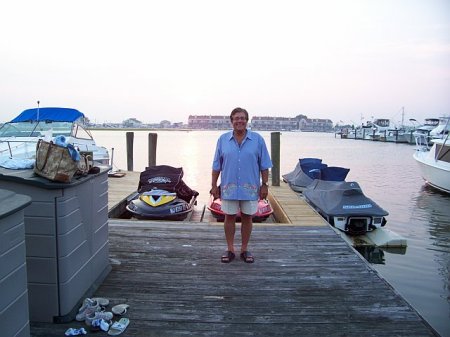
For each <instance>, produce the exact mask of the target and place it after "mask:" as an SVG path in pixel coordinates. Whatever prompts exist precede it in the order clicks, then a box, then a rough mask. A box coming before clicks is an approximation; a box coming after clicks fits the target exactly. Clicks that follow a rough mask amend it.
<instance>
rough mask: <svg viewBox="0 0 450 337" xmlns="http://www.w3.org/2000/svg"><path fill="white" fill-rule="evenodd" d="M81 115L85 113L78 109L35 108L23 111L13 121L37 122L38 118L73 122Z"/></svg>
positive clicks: (40, 119)
mask: <svg viewBox="0 0 450 337" xmlns="http://www.w3.org/2000/svg"><path fill="white" fill-rule="evenodd" d="M80 117H84V114H83V113H82V112H80V111H78V110H76V109H69V108H34V109H27V110H25V111H23V112H22V113H21V114H20V115H19V116H17V117H16V118H14V119H13V120H12V121H11V123H17V122H36V121H38V120H39V121H53V122H73V121H76V120H77V119H78V118H80Z"/></svg>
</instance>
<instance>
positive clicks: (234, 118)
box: [233, 117, 247, 121]
mask: <svg viewBox="0 0 450 337" xmlns="http://www.w3.org/2000/svg"><path fill="white" fill-rule="evenodd" d="M233 120H234V121H246V120H247V119H246V118H245V117H233Z"/></svg>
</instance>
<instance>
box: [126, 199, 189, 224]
mask: <svg viewBox="0 0 450 337" xmlns="http://www.w3.org/2000/svg"><path fill="white" fill-rule="evenodd" d="M193 204H194V202H191V203H188V202H186V201H184V200H182V199H180V198H176V199H174V200H173V201H171V202H170V203H168V204H165V205H160V206H151V205H149V204H147V203H146V202H144V201H142V200H141V198H140V197H137V198H136V199H133V200H131V201H130V202H129V203H128V205H127V206H126V208H127V210H128V212H130V213H131V214H132V216H133V217H135V218H136V219H139V220H171V221H182V220H185V219H186V218H187V216H188V215H189V214H190V213H191V212H192V211H193V207H192V205H193Z"/></svg>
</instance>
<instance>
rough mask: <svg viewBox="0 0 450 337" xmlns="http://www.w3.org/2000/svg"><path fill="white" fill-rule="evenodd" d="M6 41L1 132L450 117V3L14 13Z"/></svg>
mask: <svg viewBox="0 0 450 337" xmlns="http://www.w3.org/2000/svg"><path fill="white" fill-rule="evenodd" d="M0 32H1V41H2V42H1V44H0V93H1V94H0V122H5V121H8V120H10V119H12V118H13V117H15V116H16V115H18V114H19V113H20V112H21V111H23V110H25V109H28V108H33V107H37V101H39V102H40V106H41V107H55V106H59V107H70V108H75V109H78V110H80V111H82V112H83V113H84V114H85V115H86V116H87V117H88V118H89V119H90V120H91V121H93V122H97V123H105V122H107V123H108V122H111V123H114V122H122V121H123V120H125V119H127V118H137V119H138V120H140V121H141V122H143V123H159V122H160V121H162V120H169V121H171V122H173V123H174V122H183V123H187V119H188V116H189V115H229V113H230V112H231V110H232V109H233V108H235V107H237V106H240V107H243V108H246V109H247V110H248V112H249V114H250V117H252V116H280V117H295V116H297V115H299V114H303V115H306V116H308V117H310V118H329V119H331V120H332V121H333V122H335V123H355V124H359V123H361V122H365V121H368V120H371V119H372V118H390V119H392V120H393V121H395V122H400V121H401V120H402V118H403V120H404V121H405V123H406V122H407V121H408V119H410V118H414V119H417V121H423V120H424V119H425V118H428V117H439V116H444V115H450V1H448V0H310V1H306V0H296V1H285V0H274V1H265V0H258V1H254V0H248V1H246V0H240V1H235V0H229V1H214V0H189V1H186V0H173V1H172V0H161V1H153V0H142V1H141V0H127V1H116V0H77V1H64V0H39V1H35V0H14V1H2V2H1V3H0Z"/></svg>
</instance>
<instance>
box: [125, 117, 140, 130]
mask: <svg viewBox="0 0 450 337" xmlns="http://www.w3.org/2000/svg"><path fill="white" fill-rule="evenodd" d="M122 125H123V126H124V127H126V128H140V127H141V126H142V122H141V121H138V120H137V119H136V118H128V119H126V120H124V121H123V122H122Z"/></svg>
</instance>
